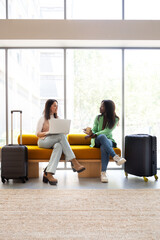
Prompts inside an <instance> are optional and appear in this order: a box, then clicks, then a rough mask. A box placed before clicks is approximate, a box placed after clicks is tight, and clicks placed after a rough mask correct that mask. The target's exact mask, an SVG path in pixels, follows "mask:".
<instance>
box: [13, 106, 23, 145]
mask: <svg viewBox="0 0 160 240" xmlns="http://www.w3.org/2000/svg"><path fill="white" fill-rule="evenodd" d="M14 112H19V113H20V144H22V111H21V110H11V144H13V113H14Z"/></svg>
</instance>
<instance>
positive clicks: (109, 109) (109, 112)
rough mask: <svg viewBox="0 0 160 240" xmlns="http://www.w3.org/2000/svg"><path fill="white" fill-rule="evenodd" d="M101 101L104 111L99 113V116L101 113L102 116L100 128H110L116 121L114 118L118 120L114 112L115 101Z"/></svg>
mask: <svg viewBox="0 0 160 240" xmlns="http://www.w3.org/2000/svg"><path fill="white" fill-rule="evenodd" d="M102 103H103V104H104V108H105V112H104V113H102V114H101V115H99V117H100V116H102V115H103V116H104V119H103V127H102V129H104V128H105V127H108V128H110V129H111V128H113V126H114V124H115V122H116V118H118V120H119V117H118V116H117V115H116V113H115V103H114V102H113V101H112V100H103V101H102Z"/></svg>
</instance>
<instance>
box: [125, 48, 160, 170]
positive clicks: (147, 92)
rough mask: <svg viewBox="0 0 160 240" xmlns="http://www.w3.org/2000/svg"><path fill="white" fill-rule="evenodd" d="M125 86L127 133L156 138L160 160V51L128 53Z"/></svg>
mask: <svg viewBox="0 0 160 240" xmlns="http://www.w3.org/2000/svg"><path fill="white" fill-rule="evenodd" d="M125 83H126V84H125V112H126V115H125V133H126V135H127V134H134V133H146V134H151V135H155V136H157V143H158V146H157V148H158V159H159V156H160V155H159V154H160V146H159V140H160V111H159V101H160V88H159V85H160V50H126V51H125ZM158 165H159V166H160V161H159V163H158Z"/></svg>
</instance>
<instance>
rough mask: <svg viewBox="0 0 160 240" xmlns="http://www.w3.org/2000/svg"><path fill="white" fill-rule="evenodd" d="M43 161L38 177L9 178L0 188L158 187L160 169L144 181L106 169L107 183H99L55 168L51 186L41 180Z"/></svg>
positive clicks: (118, 171) (0, 184)
mask: <svg viewBox="0 0 160 240" xmlns="http://www.w3.org/2000/svg"><path fill="white" fill-rule="evenodd" d="M45 166H46V164H45V163H41V164H40V172H39V175H40V177H39V178H37V179H29V181H28V182H27V183H21V182H20V181H19V180H14V181H13V180H10V181H9V183H5V184H3V183H2V182H1V181H0V189H24V188H27V189H147V188H148V189H160V171H158V172H157V175H158V177H159V180H158V181H155V179H154V177H150V178H148V182H144V180H143V178H142V177H136V176H133V175H128V178H126V177H125V174H124V171H123V170H108V172H107V174H108V179H109V182H108V183H101V182H100V179H99V178H80V179H79V178H78V175H77V173H74V172H73V171H72V170H57V172H56V175H55V177H56V178H57V179H58V184H57V186H51V185H49V184H45V183H43V182H42V175H43V169H44V167H45Z"/></svg>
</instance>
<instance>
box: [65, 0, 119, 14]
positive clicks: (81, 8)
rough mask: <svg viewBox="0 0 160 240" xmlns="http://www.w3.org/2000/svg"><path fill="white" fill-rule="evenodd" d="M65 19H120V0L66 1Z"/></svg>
mask: <svg viewBox="0 0 160 240" xmlns="http://www.w3.org/2000/svg"><path fill="white" fill-rule="evenodd" d="M67 19H122V0H112V1H110V0H67Z"/></svg>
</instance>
